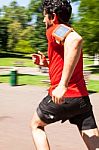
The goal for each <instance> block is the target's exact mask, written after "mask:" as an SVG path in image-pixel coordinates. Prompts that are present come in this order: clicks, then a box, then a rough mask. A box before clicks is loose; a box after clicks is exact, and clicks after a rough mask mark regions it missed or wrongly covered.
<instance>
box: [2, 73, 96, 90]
mask: <svg viewBox="0 0 99 150" xmlns="http://www.w3.org/2000/svg"><path fill="white" fill-rule="evenodd" d="M42 80H48V76H40V75H35V76H34V75H22V74H19V75H18V77H17V81H18V85H24V84H26V85H37V86H48V85H49V84H48V83H44V82H42ZM0 83H9V84H11V78H10V75H0ZM87 89H88V91H91V92H99V81H96V80H90V81H89V83H88V86H87Z"/></svg>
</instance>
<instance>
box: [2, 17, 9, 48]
mask: <svg viewBox="0 0 99 150" xmlns="http://www.w3.org/2000/svg"><path fill="white" fill-rule="evenodd" d="M7 25H8V21H7V20H5V19H0V49H2V50H6V49H7V39H8V32H7V30H8V27H7Z"/></svg>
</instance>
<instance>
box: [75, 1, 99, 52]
mask: <svg viewBox="0 0 99 150" xmlns="http://www.w3.org/2000/svg"><path fill="white" fill-rule="evenodd" d="M98 8H99V2H98V0H91V1H90V0H81V2H80V6H79V20H77V21H76V23H75V28H76V29H78V30H79V33H80V34H81V35H82V36H83V39H84V50H85V52H86V53H88V54H91V55H94V54H95V53H99V37H98V36H99V11H98Z"/></svg>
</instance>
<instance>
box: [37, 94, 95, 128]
mask: <svg viewBox="0 0 99 150" xmlns="http://www.w3.org/2000/svg"><path fill="white" fill-rule="evenodd" d="M37 114H38V116H39V117H40V119H41V120H42V121H43V122H45V123H47V124H50V123H54V122H56V121H60V120H61V121H62V123H63V122H65V121H66V120H69V121H70V123H72V124H76V125H77V127H78V128H79V130H88V129H94V128H97V125H96V122H95V118H94V115H93V111H92V105H91V103H90V99H89V97H88V96H84V97H76V98H65V99H64V103H63V104H61V105H59V104H55V103H54V102H53V101H52V99H51V96H49V95H48V96H46V97H45V98H44V99H43V100H42V101H41V103H40V104H39V106H38V108H37Z"/></svg>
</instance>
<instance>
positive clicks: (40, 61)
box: [32, 51, 48, 67]
mask: <svg viewBox="0 0 99 150" xmlns="http://www.w3.org/2000/svg"><path fill="white" fill-rule="evenodd" d="M32 60H33V62H34V64H36V65H40V66H45V67H48V62H47V60H46V57H45V55H44V54H43V53H42V52H40V51H38V54H33V55H32Z"/></svg>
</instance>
